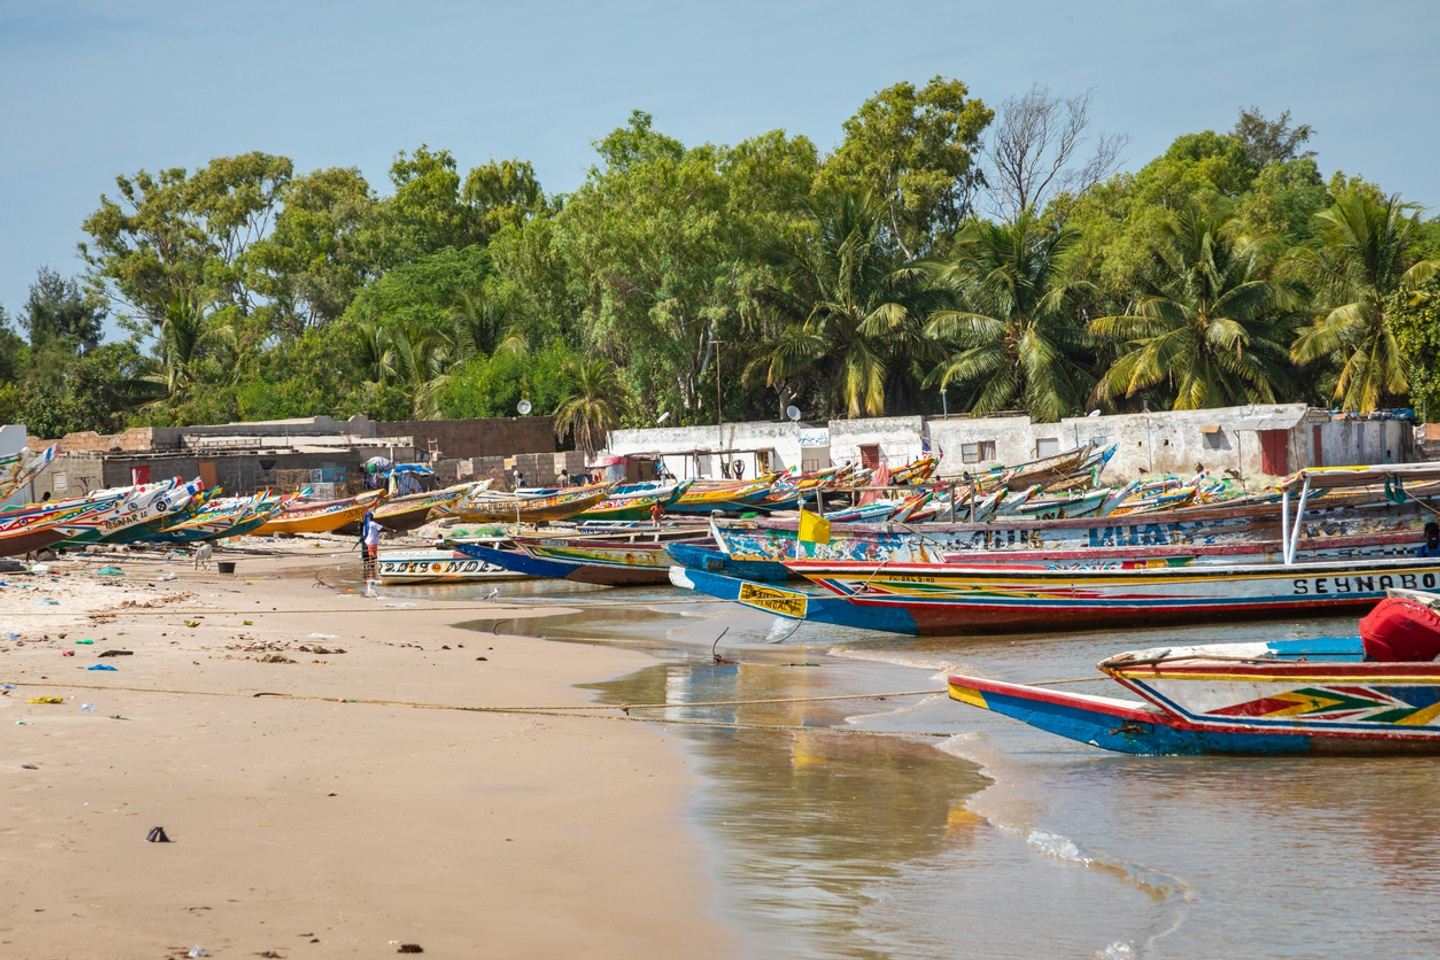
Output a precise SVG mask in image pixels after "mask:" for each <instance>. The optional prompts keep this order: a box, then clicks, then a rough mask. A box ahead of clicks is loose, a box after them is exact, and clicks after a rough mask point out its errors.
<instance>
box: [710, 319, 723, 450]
mask: <svg viewBox="0 0 1440 960" xmlns="http://www.w3.org/2000/svg"><path fill="white" fill-rule="evenodd" d="M710 342H711V343H713V344H714V345H715V460H716V466H717V467H718V466H719V464H721V463H723V462H724V461H723V460H722V459H721V452H720V451H721V450H722V449H723V448H724V446H725V430H724V428H723V426H722V424H721V422H720V345H721V344H723V343H724V342H725V341H724V340H714V339H712V340H711V341H710Z"/></svg>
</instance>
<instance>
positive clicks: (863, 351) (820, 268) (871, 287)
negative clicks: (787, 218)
mask: <svg viewBox="0 0 1440 960" xmlns="http://www.w3.org/2000/svg"><path fill="white" fill-rule="evenodd" d="M815 217H816V220H817V222H818V223H819V230H818V233H817V234H816V235H815V236H813V237H810V238H808V239H806V240H804V241H801V242H799V243H797V244H795V245H794V246H791V247H790V248H788V249H786V250H785V251H783V253H782V255H781V257H780V261H781V273H782V275H783V276H784V278H785V280H786V281H788V283H787V284H786V285H785V287H784V289H772V290H770V291H769V296H768V297H767V299H768V300H771V301H773V302H774V303H775V304H776V305H777V307H778V313H779V314H780V316H781V317H782V318H784V321H785V322H782V324H781V326H780V327H779V329H777V330H775V331H774V332H773V333H772V334H771V335H770V336H769V337H768V338H765V339H764V340H762V344H761V351H760V354H759V356H758V357H757V359H755V360H752V361H751V364H750V367H749V373H750V375H751V376H752V378H753V377H758V374H759V373H760V372H761V371H764V372H765V375H766V385H767V386H777V385H779V384H781V383H782V381H783V380H785V379H787V378H794V377H796V376H798V375H800V374H803V373H807V372H813V373H816V374H819V375H820V376H822V377H823V378H824V379H825V380H827V381H828V392H829V393H830V394H831V398H832V402H833V403H834V406H835V408H836V409H844V410H845V411H846V413H847V414H848V415H849V416H850V417H852V418H853V417H859V416H861V415H862V414H870V415H872V416H874V415H879V414H882V413H884V412H885V404H886V399H887V389H888V388H889V386H890V382H891V381H892V380H893V379H894V377H895V376H896V375H898V374H900V373H901V372H903V371H902V368H903V367H904V366H905V365H906V363H908V362H909V361H910V360H911V359H913V358H916V357H918V356H921V355H923V354H924V353H925V352H926V351H928V349H929V345H928V344H927V343H925V342H924V341H923V339H922V338H921V336H920V331H919V325H918V321H917V320H916V317H915V315H914V314H913V313H912V311H911V309H910V306H911V303H912V302H913V300H914V298H915V294H916V290H915V284H914V282H913V278H912V277H911V276H910V275H908V274H906V273H905V272H903V271H897V270H896V255H895V253H894V251H893V250H892V249H891V245H890V243H891V242H890V240H889V239H888V238H889V234H888V232H887V228H886V225H885V218H884V213H883V211H882V209H881V208H880V207H879V206H878V205H877V204H876V203H874V201H873V200H871V199H870V198H869V197H868V196H863V195H860V194H856V193H852V192H847V191H841V192H837V193H832V194H827V195H825V196H823V197H821V198H820V200H819V201H818V202H817V203H816V205H815Z"/></svg>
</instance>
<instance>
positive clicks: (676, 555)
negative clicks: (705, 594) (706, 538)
mask: <svg viewBox="0 0 1440 960" xmlns="http://www.w3.org/2000/svg"><path fill="white" fill-rule="evenodd" d="M665 552H666V553H668V554H670V558H671V559H672V560H674V561H675V562H676V563H678V564H680V566H682V567H691V568H693V569H695V570H704V571H705V572H707V573H718V574H722V575H724V576H727V577H735V578H737V579H740V580H756V581H759V582H761V583H784V582H785V581H786V580H800V579H803V578H802V577H797V576H796V575H795V574H793V573H791V572H790V571H789V570H788V569H787V568H786V566H785V564H783V563H777V562H775V561H774V560H732V559H731V558H730V556H729V554H726V553H722V552H720V551H719V550H716V549H713V548H712V547H702V546H698V545H696V544H693V543H671V544H667V545H666V547H665Z"/></svg>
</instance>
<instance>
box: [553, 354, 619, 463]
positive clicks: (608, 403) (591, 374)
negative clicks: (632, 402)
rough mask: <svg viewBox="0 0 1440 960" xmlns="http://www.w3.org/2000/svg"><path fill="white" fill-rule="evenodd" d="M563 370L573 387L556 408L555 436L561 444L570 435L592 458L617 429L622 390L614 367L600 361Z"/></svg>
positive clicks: (576, 364) (570, 365)
mask: <svg viewBox="0 0 1440 960" xmlns="http://www.w3.org/2000/svg"><path fill="white" fill-rule="evenodd" d="M566 370H567V372H569V373H570V375H571V376H572V377H574V379H575V385H574V387H573V388H572V389H571V391H570V395H569V396H567V397H566V398H565V399H564V400H562V401H560V405H559V406H558V407H556V408H555V436H557V437H559V438H560V439H561V440H563V439H565V437H566V436H568V435H570V434H572V433H573V434H574V435H575V443H576V444H577V445H578V446H579V447H580V449H581V450H583V451H585V455H586V456H587V457H593V456H594V455H595V451H597V450H601V449H603V448H604V446H605V444H606V442H607V441H608V439H609V435H610V431H611V430H613V429H615V428H616V427H617V426H619V425H620V411H621V408H622V404H623V398H624V394H625V388H624V386H623V385H622V384H621V383H620V374H619V371H618V370H616V369H615V364H613V363H612V362H610V361H609V360H606V359H603V358H601V357H592V358H588V359H584V360H578V361H575V362H573V363H568V364H566Z"/></svg>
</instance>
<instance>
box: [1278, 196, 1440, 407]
mask: <svg viewBox="0 0 1440 960" xmlns="http://www.w3.org/2000/svg"><path fill="white" fill-rule="evenodd" d="M1416 210H1417V208H1416V206H1415V205H1414V204H1409V203H1405V202H1403V201H1402V200H1401V199H1400V197H1399V195H1398V194H1395V195H1392V196H1389V197H1381V196H1378V195H1377V193H1376V192H1375V191H1373V190H1369V189H1365V188H1363V187H1357V186H1346V187H1345V188H1344V189H1342V190H1340V191H1338V192H1337V195H1336V198H1335V203H1334V205H1333V206H1331V207H1330V208H1329V209H1327V210H1324V211H1322V212H1321V213H1319V214H1318V215H1317V217H1316V220H1317V235H1318V242H1319V245H1318V247H1316V248H1313V249H1309V248H1307V249H1303V250H1301V251H1298V252H1297V254H1296V260H1295V265H1296V268H1297V269H1298V270H1299V271H1300V273H1301V274H1302V275H1303V276H1305V277H1306V278H1307V279H1308V280H1309V281H1310V283H1311V284H1312V285H1313V287H1314V289H1315V291H1316V298H1315V303H1316V306H1317V308H1318V309H1319V312H1318V314H1317V315H1316V316H1315V318H1314V320H1313V321H1312V322H1311V323H1310V324H1309V325H1308V326H1306V327H1305V328H1304V329H1303V330H1301V331H1300V335H1299V336H1298V337H1297V338H1296V340H1295V343H1294V345H1293V346H1292V347H1291V349H1290V356H1291V358H1292V359H1293V360H1294V361H1295V362H1296V363H1298V364H1301V365H1302V366H1309V365H1312V364H1317V363H1323V364H1326V365H1328V366H1330V367H1331V368H1332V369H1334V370H1336V371H1337V372H1336V374H1335V377H1334V384H1335V386H1334V391H1333V398H1334V400H1335V401H1336V402H1337V403H1339V404H1340V405H1341V406H1342V407H1344V408H1345V409H1347V410H1359V411H1362V412H1363V411H1370V410H1374V409H1376V408H1378V407H1379V406H1380V405H1381V403H1382V402H1384V401H1385V400H1386V399H1387V398H1394V397H1402V396H1404V395H1405V394H1406V393H1407V392H1408V391H1409V389H1410V383H1409V379H1408V378H1407V377H1406V375H1405V364H1404V362H1403V360H1402V357H1401V352H1400V346H1399V344H1398V343H1397V342H1396V339H1395V333H1394V331H1393V330H1392V329H1391V328H1390V323H1389V320H1388V315H1387V312H1386V307H1387V298H1388V297H1390V295H1391V294H1394V293H1396V292H1397V291H1401V290H1405V289H1408V288H1411V287H1413V286H1415V285H1417V284H1419V283H1422V282H1424V281H1425V280H1427V279H1429V277H1431V276H1433V275H1434V274H1435V272H1436V271H1437V269H1440V260H1435V259H1420V258H1419V257H1418V256H1417V255H1416V252H1415V249H1414V247H1415V243H1416V241H1417V240H1418V238H1419V231H1420V218H1419V216H1418V214H1417V213H1416Z"/></svg>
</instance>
